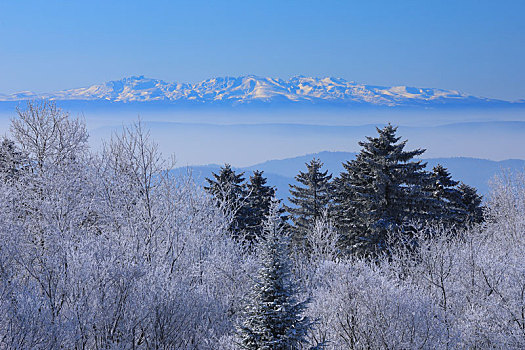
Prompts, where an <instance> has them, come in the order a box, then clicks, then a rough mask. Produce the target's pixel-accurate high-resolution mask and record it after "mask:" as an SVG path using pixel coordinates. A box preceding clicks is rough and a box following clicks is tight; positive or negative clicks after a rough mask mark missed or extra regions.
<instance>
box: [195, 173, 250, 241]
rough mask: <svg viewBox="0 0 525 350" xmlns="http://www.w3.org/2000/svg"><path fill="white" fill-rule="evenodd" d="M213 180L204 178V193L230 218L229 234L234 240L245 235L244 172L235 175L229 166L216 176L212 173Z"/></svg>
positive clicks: (246, 210) (246, 212) (246, 211)
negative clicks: (213, 199) (205, 184)
mask: <svg viewBox="0 0 525 350" xmlns="http://www.w3.org/2000/svg"><path fill="white" fill-rule="evenodd" d="M212 175H213V179H210V178H206V181H207V182H208V186H204V189H205V190H206V192H208V193H209V194H211V195H212V196H213V197H214V198H215V200H216V204H217V205H218V206H219V207H220V208H221V209H222V210H223V212H224V213H225V214H226V215H227V216H229V217H230V219H231V224H230V227H229V230H230V232H231V233H232V235H233V237H235V238H242V237H244V235H245V234H246V226H247V224H248V218H247V217H248V215H249V214H248V207H247V206H246V184H245V183H244V177H243V175H244V172H242V173H240V174H236V173H235V171H234V170H233V169H232V168H231V165H230V164H225V165H224V167H221V169H220V171H219V173H218V174H215V173H212Z"/></svg>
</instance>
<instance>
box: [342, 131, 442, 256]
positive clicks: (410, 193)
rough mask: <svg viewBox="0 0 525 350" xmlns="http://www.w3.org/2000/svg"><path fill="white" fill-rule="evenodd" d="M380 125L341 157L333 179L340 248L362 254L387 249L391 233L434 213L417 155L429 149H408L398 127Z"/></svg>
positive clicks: (421, 164) (422, 165)
mask: <svg viewBox="0 0 525 350" xmlns="http://www.w3.org/2000/svg"><path fill="white" fill-rule="evenodd" d="M376 129H377V132H378V134H379V135H378V137H367V141H364V142H359V145H360V146H361V147H362V150H361V152H360V153H359V154H358V155H357V156H356V158H355V160H352V161H348V162H346V163H343V166H344V169H345V171H344V172H343V173H342V174H341V175H340V176H339V177H338V178H337V180H336V181H335V183H336V186H337V190H336V196H335V198H336V205H337V220H336V221H337V226H338V227H339V229H340V230H341V234H342V242H341V243H342V246H343V247H342V248H343V249H346V250H347V251H348V252H349V253H352V254H357V255H364V256H369V255H374V254H376V253H379V252H380V251H382V250H384V249H385V248H386V239H387V235H388V233H389V232H395V231H402V230H403V228H404V224H405V223H407V222H408V221H410V220H414V219H415V220H417V219H422V220H426V219H429V218H431V216H432V211H433V208H435V205H436V204H435V200H433V199H432V198H431V196H430V195H429V194H428V192H426V191H425V190H424V189H425V188H426V187H428V185H429V182H430V176H429V175H428V173H427V172H425V171H424V167H425V166H426V164H425V163H422V162H421V161H414V160H413V158H414V157H416V156H419V155H421V154H423V152H424V151H425V150H423V149H416V150H413V151H405V150H404V148H405V145H406V142H407V141H402V142H399V140H400V139H401V138H400V137H397V136H396V130H397V127H393V126H392V125H390V124H389V125H387V126H386V127H384V128H383V129H379V128H376Z"/></svg>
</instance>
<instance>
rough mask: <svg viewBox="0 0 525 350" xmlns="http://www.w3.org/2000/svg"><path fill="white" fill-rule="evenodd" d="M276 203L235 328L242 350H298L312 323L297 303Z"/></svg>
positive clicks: (285, 241)
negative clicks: (258, 267)
mask: <svg viewBox="0 0 525 350" xmlns="http://www.w3.org/2000/svg"><path fill="white" fill-rule="evenodd" d="M278 205H279V204H278V201H277V200H273V201H272V204H271V207H270V210H269V215H268V217H267V220H266V222H265V225H264V238H263V239H262V240H261V241H260V247H259V248H260V250H259V254H260V260H261V267H260V269H259V272H258V276H257V280H256V282H255V284H254V285H253V287H252V290H251V293H250V295H249V297H248V300H247V303H246V305H245V308H244V311H243V314H242V316H243V317H242V323H241V324H240V325H239V327H238V338H239V345H240V347H241V348H243V349H253V350H255V349H257V350H259V349H268V350H270V349H275V350H285V349H286V350H289V349H299V348H300V346H301V344H303V343H305V342H306V335H307V333H308V331H309V329H310V328H311V327H312V322H310V320H309V319H308V318H307V317H304V316H302V314H303V313H304V311H305V310H306V307H307V301H303V302H299V301H297V290H296V286H295V284H294V283H293V281H292V276H291V272H290V264H291V261H290V257H289V253H288V247H289V239H288V236H287V235H286V234H285V233H284V232H283V227H284V221H283V219H282V218H281V216H280V213H279V208H278Z"/></svg>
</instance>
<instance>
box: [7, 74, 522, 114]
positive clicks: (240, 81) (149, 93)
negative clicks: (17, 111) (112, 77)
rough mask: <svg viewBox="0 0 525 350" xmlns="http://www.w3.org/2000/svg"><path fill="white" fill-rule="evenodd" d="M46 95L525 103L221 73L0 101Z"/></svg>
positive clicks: (23, 96) (23, 95)
mask: <svg viewBox="0 0 525 350" xmlns="http://www.w3.org/2000/svg"><path fill="white" fill-rule="evenodd" d="M37 98H46V99H51V100H57V101H69V102H73V101H76V102H83V103H110V104H111V103H112V104H130V103H142V104H144V103H155V104H165V105H190V106H195V105H227V106H235V105H259V104H262V105H271V104H279V105H332V106H376V107H379V106H381V107H410V106H423V107H439V106H478V107H479V106H482V107H487V106H500V107H501V106H525V101H523V100H520V101H516V102H510V101H502V100H496V99H488V98H483V97H476V96H472V95H468V94H464V93H461V92H459V91H455V90H444V89H434V88H419V87H408V86H375V85H365V84H359V83H355V82H352V81H346V80H344V79H341V78H333V77H325V78H311V77H303V76H297V77H293V78H291V79H288V80H283V79H277V78H268V77H258V76H254V75H248V76H242V77H221V78H213V79H208V80H204V81H201V82H198V83H195V84H191V83H170V82H165V81H163V80H159V79H151V78H147V77H144V76H132V77H128V78H124V79H121V80H116V81H110V82H106V83H102V84H97V85H92V86H88V87H82V88H76V89H69V90H63V91H57V92H52V93H42V94H36V93H33V92H29V91H22V92H18V93H14V94H10V95H0V102H17V101H24V100H28V99H37Z"/></svg>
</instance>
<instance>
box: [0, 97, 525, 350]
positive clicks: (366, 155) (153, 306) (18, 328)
mask: <svg viewBox="0 0 525 350" xmlns="http://www.w3.org/2000/svg"><path fill="white" fill-rule="evenodd" d="M17 112H18V113H17V115H18V116H17V117H16V118H14V119H13V120H12V123H11V134H10V136H9V137H10V138H4V139H3V140H2V142H1V145H0V186H1V190H0V191H1V193H2V196H1V197H0V314H1V315H3V317H2V318H0V348H5V349H60V348H65V349H309V348H317V349H322V348H326V349H449V348H472V349H489V348H490V349H522V348H524V347H525V312H524V310H525V298H524V294H525V274H524V271H525V220H524V217H525V175H523V173H518V174H510V173H506V174H505V173H503V174H501V175H500V176H499V177H498V178H497V179H496V180H495V181H494V184H493V188H492V190H491V193H490V194H489V195H488V196H486V198H485V201H484V202H483V206H482V198H481V196H480V195H479V194H478V193H477V191H476V189H475V188H473V187H471V186H468V185H465V184H462V183H461V180H462V179H461V178H455V176H454V174H451V173H450V172H449V171H448V170H447V169H446V168H445V167H443V166H440V165H435V166H433V167H428V166H427V165H426V164H425V163H424V162H423V161H421V160H418V157H419V156H420V155H422V154H423V153H424V150H422V149H414V150H410V149H408V147H406V141H405V140H403V139H402V137H401V136H400V135H397V129H396V127H395V126H392V125H387V126H386V127H384V128H378V129H377V134H376V135H363V141H362V142H360V144H359V145H360V148H361V150H360V152H359V153H357V155H356V157H355V158H354V159H349V160H347V161H346V162H344V164H342V168H343V171H341V172H340V173H336V174H331V173H330V172H329V171H327V170H326V169H325V168H324V164H323V163H322V161H320V160H319V159H313V160H311V161H310V162H309V163H308V164H306V166H305V167H304V169H303V170H301V171H300V172H299V173H298V174H296V180H297V182H296V184H294V185H292V186H290V191H289V202H290V204H289V205H283V204H282V203H280V199H279V198H275V189H274V188H273V187H272V186H269V185H268V183H267V179H266V178H265V175H264V172H262V171H254V172H252V173H242V172H236V171H235V169H232V168H231V167H230V166H228V165H225V166H224V167H222V168H221V169H220V170H219V171H217V172H216V173H214V174H213V176H210V177H209V178H208V181H207V183H206V185H205V186H204V187H201V186H199V185H197V184H195V182H194V181H193V179H192V178H191V176H180V175H176V174H175V173H174V172H173V171H171V170H172V167H173V163H172V162H170V161H168V158H167V157H166V156H163V155H162V154H160V152H159V151H158V146H157V145H156V144H155V142H154V140H151V139H150V137H149V134H148V131H147V130H145V129H144V128H143V126H142V125H141V124H140V123H136V124H133V125H131V126H129V127H125V128H124V129H123V130H122V131H121V132H120V133H119V134H117V135H114V136H113V137H112V138H111V139H110V140H107V143H106V144H105V146H104V147H103V149H102V151H100V152H93V151H91V150H90V149H89V147H88V146H87V141H88V135H87V131H86V126H85V125H84V123H83V122H82V121H81V120H80V119H76V118H71V117H70V116H69V115H68V114H67V112H65V111H63V110H60V109H59V108H57V107H56V106H55V104H54V103H52V102H46V101H42V102H31V103H28V104H27V106H26V107H24V108H21V109H18V111H17ZM175 152H176V150H175Z"/></svg>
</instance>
